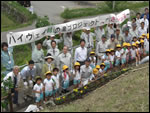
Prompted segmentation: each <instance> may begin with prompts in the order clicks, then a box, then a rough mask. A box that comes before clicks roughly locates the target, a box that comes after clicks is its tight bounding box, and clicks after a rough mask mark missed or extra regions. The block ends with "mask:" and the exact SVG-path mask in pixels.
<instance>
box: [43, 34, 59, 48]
mask: <svg viewBox="0 0 150 113" xmlns="http://www.w3.org/2000/svg"><path fill="white" fill-rule="evenodd" d="M59 36H60V39H55V34H50V39H49V36H46V39H45V40H44V41H43V46H45V47H47V50H48V49H51V48H52V46H51V41H52V40H54V41H56V48H58V44H59V43H61V42H62V37H61V33H60V34H59Z"/></svg>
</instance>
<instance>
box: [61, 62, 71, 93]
mask: <svg viewBox="0 0 150 113" xmlns="http://www.w3.org/2000/svg"><path fill="white" fill-rule="evenodd" d="M62 69H63V73H62V79H63V80H62V88H63V92H67V91H68V88H69V78H70V76H71V74H70V72H69V67H68V66H67V65H63V67H62Z"/></svg>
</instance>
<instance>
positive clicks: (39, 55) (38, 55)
mask: <svg viewBox="0 0 150 113" xmlns="http://www.w3.org/2000/svg"><path fill="white" fill-rule="evenodd" d="M31 46H32V60H33V61H34V63H35V66H36V68H37V75H38V76H41V72H42V66H43V63H44V51H43V49H42V45H41V43H40V42H39V43H38V44H37V45H35V42H32V43H31Z"/></svg>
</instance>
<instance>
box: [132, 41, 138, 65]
mask: <svg viewBox="0 0 150 113" xmlns="http://www.w3.org/2000/svg"><path fill="white" fill-rule="evenodd" d="M136 48H137V47H136V43H133V44H132V49H131V60H132V62H134V61H136V66H138V51H137V49H136Z"/></svg>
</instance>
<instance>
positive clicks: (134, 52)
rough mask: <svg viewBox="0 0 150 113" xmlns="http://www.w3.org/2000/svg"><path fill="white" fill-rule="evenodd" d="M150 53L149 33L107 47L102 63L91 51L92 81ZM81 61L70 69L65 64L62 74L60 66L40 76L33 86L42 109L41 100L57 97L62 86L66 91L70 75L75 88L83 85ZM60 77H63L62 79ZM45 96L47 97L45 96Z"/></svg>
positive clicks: (138, 60) (137, 61)
mask: <svg viewBox="0 0 150 113" xmlns="http://www.w3.org/2000/svg"><path fill="white" fill-rule="evenodd" d="M148 54H149V34H147V35H146V34H143V35H142V36H141V37H139V38H136V37H134V38H133V41H132V43H131V44H130V43H126V42H124V43H123V45H122V46H121V45H120V44H117V45H116V49H107V50H106V52H105V54H104V55H103V56H102V63H101V64H100V65H96V60H97V58H96V56H95V52H94V51H91V52H90V57H89V60H90V67H91V68H92V69H93V71H92V74H91V76H90V81H93V80H96V79H97V77H100V76H104V74H105V73H106V72H108V71H110V70H111V69H116V68H118V67H120V65H121V68H124V67H125V66H126V65H127V64H128V63H131V62H134V61H136V66H137V65H138V63H140V60H141V58H143V57H144V56H146V55H148ZM80 66H81V65H80V63H79V62H75V63H74V69H73V70H69V67H68V66H67V65H64V66H63V68H62V69H63V72H62V73H61V74H60V73H59V69H58V68H54V69H53V71H52V72H50V71H48V72H46V73H45V79H44V80H43V81H42V78H40V77H38V78H37V79H36V84H35V85H34V87H33V91H34V93H35V97H36V102H37V105H38V106H39V108H41V109H42V107H41V106H40V105H41V102H42V100H43V99H44V100H45V101H47V100H49V99H50V98H53V97H57V96H58V95H59V93H60V89H61V88H62V89H63V91H64V92H66V91H68V90H67V89H68V88H69V86H70V84H69V83H70V77H73V84H74V88H78V87H80V86H83V84H82V77H81V73H80ZM60 78H62V79H61V80H60ZM43 97H45V98H43Z"/></svg>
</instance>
